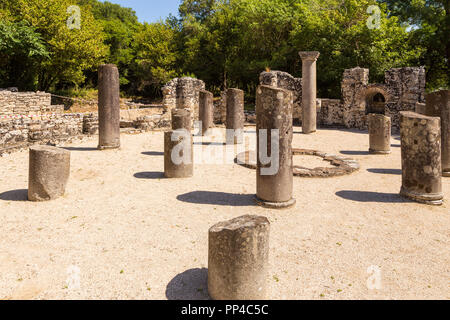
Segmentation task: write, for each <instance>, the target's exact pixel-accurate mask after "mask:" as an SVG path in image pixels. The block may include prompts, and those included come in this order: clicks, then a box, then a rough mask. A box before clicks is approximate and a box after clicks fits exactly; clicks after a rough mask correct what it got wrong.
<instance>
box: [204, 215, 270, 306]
mask: <svg viewBox="0 0 450 320" xmlns="http://www.w3.org/2000/svg"><path fill="white" fill-rule="evenodd" d="M269 232H270V223H269V220H267V218H265V217H258V216H243V217H239V218H236V219H233V220H230V221H225V222H220V223H218V224H216V225H214V226H213V227H211V229H209V250H208V291H209V295H210V296H211V298H213V299H214V300H265V299H267V298H268V297H267V295H266V285H267V276H268V260H269Z"/></svg>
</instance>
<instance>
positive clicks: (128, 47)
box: [0, 0, 449, 97]
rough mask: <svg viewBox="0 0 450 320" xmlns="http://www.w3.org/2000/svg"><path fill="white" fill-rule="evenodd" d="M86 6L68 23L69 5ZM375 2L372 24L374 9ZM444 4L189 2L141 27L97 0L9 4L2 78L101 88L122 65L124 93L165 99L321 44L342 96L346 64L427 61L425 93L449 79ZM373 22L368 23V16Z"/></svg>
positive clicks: (289, 67)
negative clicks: (102, 78)
mask: <svg viewBox="0 0 450 320" xmlns="http://www.w3.org/2000/svg"><path fill="white" fill-rule="evenodd" d="M71 4H77V5H79V6H80V7H81V9H82V22H81V28H80V29H72V30H69V28H67V26H66V25H65V24H66V21H67V19H68V16H69V14H68V13H67V12H66V9H67V7H68V6H69V5H71ZM371 5H377V6H378V7H379V9H380V20H379V25H378V26H377V27H376V28H373V27H372V25H373V21H375V20H373V18H374V11H371V10H368V9H369V8H370V6H371ZM448 6H449V4H448V1H445V0H442V1H426V0H413V1H411V2H409V1H407V2H405V1H391V0H378V1H376V0H183V1H181V4H180V8H179V17H178V18H177V17H173V16H170V17H168V18H167V19H166V20H165V21H160V22H157V23H144V24H142V23H140V22H139V21H138V19H137V17H136V14H135V12H134V11H133V10H131V9H128V8H123V7H121V6H119V5H116V4H111V3H109V2H100V1H98V0H52V1H48V0H2V2H1V4H0V19H1V22H0V66H1V68H0V79H1V81H0V86H19V87H21V88H27V89H29V88H38V89H41V90H60V89H69V88H71V87H79V86H81V87H95V86H96V67H97V66H98V65H99V64H101V63H104V62H108V63H114V64H117V65H118V67H119V70H120V74H121V79H120V80H121V88H122V90H123V91H124V92H125V93H126V94H129V95H145V96H151V97H156V96H158V95H160V88H161V86H162V85H163V84H164V83H165V82H167V81H169V80H170V79H171V78H173V77H176V76H182V75H191V76H195V77H197V78H200V79H202V80H204V81H205V82H206V83H207V87H208V89H210V90H212V91H214V92H215V93H218V92H219V90H221V89H223V88H226V87H240V88H242V89H244V90H246V91H247V93H248V94H249V96H251V95H253V94H254V90H255V88H256V86H257V84H258V76H259V73H260V72H261V71H263V70H265V69H272V70H282V71H287V72H289V73H291V74H293V75H295V76H299V75H301V59H300V57H299V55H298V52H299V51H310V50H311V51H312V50H314V51H320V52H321V56H320V58H319V60H318V70H319V71H318V88H319V94H320V96H322V97H339V96H340V81H341V77H342V72H343V71H344V69H346V68H352V67H355V66H360V67H365V68H370V71H371V80H372V81H382V80H383V77H384V71H385V70H387V69H389V68H393V67H402V66H415V65H425V66H426V68H427V79H428V86H429V88H428V89H429V90H432V89H436V88H439V87H448V86H449V59H448V58H449V43H448V42H449V40H448V39H449V33H448V32H449V8H448ZM371 23H372V24H371Z"/></svg>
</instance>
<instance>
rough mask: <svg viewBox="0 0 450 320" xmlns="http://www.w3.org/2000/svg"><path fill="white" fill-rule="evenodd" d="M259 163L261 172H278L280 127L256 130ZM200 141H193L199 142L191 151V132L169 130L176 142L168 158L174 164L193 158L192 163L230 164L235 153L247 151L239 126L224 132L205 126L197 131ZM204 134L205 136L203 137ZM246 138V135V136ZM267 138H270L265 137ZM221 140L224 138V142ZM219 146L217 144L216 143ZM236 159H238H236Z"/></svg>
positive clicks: (273, 173) (200, 124) (189, 162)
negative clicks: (202, 133)
mask: <svg viewBox="0 0 450 320" xmlns="http://www.w3.org/2000/svg"><path fill="white" fill-rule="evenodd" d="M201 126H202V122H201V121H197V122H196V123H195V128H196V129H197V128H198V129H199V133H200V132H202V129H201ZM258 135H259V139H258V140H259V148H258V150H259V152H258V157H259V163H260V164H261V175H265V176H272V175H276V174H278V171H279V169H280V130H279V129H272V130H267V129H261V130H259V133H258ZM198 136H199V137H200V138H201V142H200V143H198V142H196V143H195V144H196V145H198V144H200V145H201V148H197V149H196V152H194V154H192V152H193V146H192V145H191V143H192V139H191V132H189V131H188V130H186V129H179V130H175V131H173V132H172V135H171V140H172V142H178V143H177V144H176V145H175V146H174V147H173V149H172V153H171V161H172V163H173V164H175V165H177V166H178V165H182V164H186V165H189V164H191V163H192V159H194V162H195V164H208V165H213V164H214V165H226V164H234V163H235V159H236V155H239V154H241V153H244V152H246V151H249V150H248V149H246V148H247V147H248V146H247V145H246V142H247V140H246V139H245V138H246V137H245V136H244V131H243V130H242V129H237V130H233V129H227V130H226V132H225V134H224V133H223V132H222V131H213V130H212V129H208V130H207V131H206V133H205V135H204V136H203V135H201V134H199V135H198ZM204 137H209V139H208V140H212V141H204ZM247 138H248V139H249V137H247ZM269 140H270V141H269ZM224 141H226V142H225V143H224ZM218 146H219V147H218ZM237 161H238V163H240V162H239V159H238V160H237Z"/></svg>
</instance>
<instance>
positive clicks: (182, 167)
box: [164, 129, 194, 178]
mask: <svg viewBox="0 0 450 320" xmlns="http://www.w3.org/2000/svg"><path fill="white" fill-rule="evenodd" d="M172 140H175V141H172ZM193 145H194V141H193V138H192V135H191V132H190V131H187V130H186V129H179V130H174V131H167V132H164V175H165V177H166V178H189V177H192V176H193V174H194V152H193Z"/></svg>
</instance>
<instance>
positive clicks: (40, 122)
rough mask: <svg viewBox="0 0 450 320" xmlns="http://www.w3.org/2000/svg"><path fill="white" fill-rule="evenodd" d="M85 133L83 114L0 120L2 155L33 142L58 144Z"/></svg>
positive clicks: (0, 147) (0, 148)
mask: <svg viewBox="0 0 450 320" xmlns="http://www.w3.org/2000/svg"><path fill="white" fill-rule="evenodd" d="M82 133H83V115H82V114H59V115H45V116H41V117H21V118H18V119H8V120H6V121H0V155H1V154H2V153H9V152H13V151H15V150H18V149H21V148H25V147H28V146H30V145H33V144H56V143H59V142H61V141H67V140H70V139H71V138H74V137H79V136H81V135H82Z"/></svg>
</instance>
